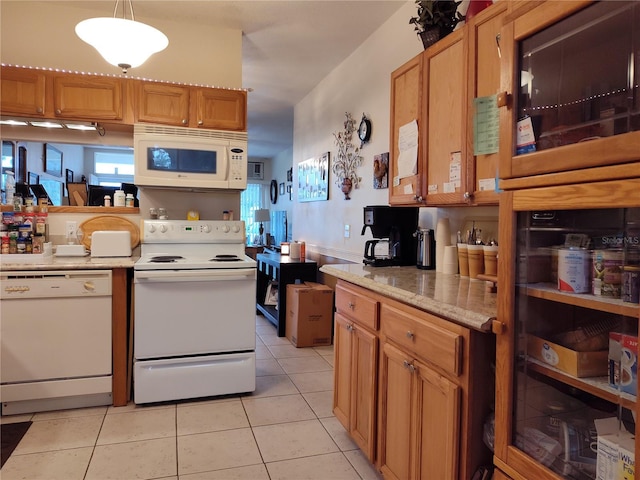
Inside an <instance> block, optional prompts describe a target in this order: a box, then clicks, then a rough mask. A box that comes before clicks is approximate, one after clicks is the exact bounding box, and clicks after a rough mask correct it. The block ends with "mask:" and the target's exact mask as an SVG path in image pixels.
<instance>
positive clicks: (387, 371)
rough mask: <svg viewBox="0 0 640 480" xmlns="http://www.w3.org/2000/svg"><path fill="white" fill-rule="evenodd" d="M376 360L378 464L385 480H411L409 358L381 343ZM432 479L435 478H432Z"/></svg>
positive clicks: (411, 407) (411, 392)
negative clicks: (378, 404)
mask: <svg viewBox="0 0 640 480" xmlns="http://www.w3.org/2000/svg"><path fill="white" fill-rule="evenodd" d="M380 356H381V358H380V426H379V441H380V445H379V449H378V454H379V457H380V458H379V461H380V471H381V472H382V474H383V475H384V478H385V479H394V480H407V479H409V478H413V473H414V472H412V471H411V470H412V469H411V447H412V443H413V442H412V441H411V424H412V422H414V420H415V417H414V416H415V410H416V408H415V398H414V397H415V395H414V394H413V388H412V387H413V383H414V380H413V378H414V374H413V372H412V371H411V370H410V368H409V364H410V363H411V360H412V359H411V357H410V356H408V355H405V354H404V353H403V352H402V351H401V350H399V349H397V348H395V347H394V346H392V345H390V344H388V343H383V346H382V352H381V355H380ZM434 478H436V477H434Z"/></svg>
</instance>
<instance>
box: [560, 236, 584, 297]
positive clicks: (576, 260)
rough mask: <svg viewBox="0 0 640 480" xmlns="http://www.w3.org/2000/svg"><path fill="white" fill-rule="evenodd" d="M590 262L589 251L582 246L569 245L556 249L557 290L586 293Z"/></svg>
mask: <svg viewBox="0 0 640 480" xmlns="http://www.w3.org/2000/svg"><path fill="white" fill-rule="evenodd" d="M590 263H591V259H590V255H589V252H588V251H587V250H586V249H584V248H577V247H570V248H561V249H560V250H558V290H560V291H563V292H571V293H588V292H589V290H590V288H589V287H590V283H589V278H590V274H589V271H590Z"/></svg>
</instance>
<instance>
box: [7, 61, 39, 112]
mask: <svg viewBox="0 0 640 480" xmlns="http://www.w3.org/2000/svg"><path fill="white" fill-rule="evenodd" d="M0 82H1V84H0V85H1V90H0V96H1V97H2V99H1V104H0V105H1V107H0V108H1V109H2V113H3V114H10V113H15V114H19V115H29V116H36V117H43V116H44V115H45V113H46V112H45V97H44V95H45V84H46V77H45V74H44V72H40V71H37V70H28V69H24V68H12V67H2V75H1V78H0Z"/></svg>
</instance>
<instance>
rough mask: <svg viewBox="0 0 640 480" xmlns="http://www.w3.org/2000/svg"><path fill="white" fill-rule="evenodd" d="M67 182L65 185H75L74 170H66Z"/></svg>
mask: <svg viewBox="0 0 640 480" xmlns="http://www.w3.org/2000/svg"><path fill="white" fill-rule="evenodd" d="M64 173H65V182H64V183H67V184H69V183H73V170H69V169H68V168H67V169H65V171H64Z"/></svg>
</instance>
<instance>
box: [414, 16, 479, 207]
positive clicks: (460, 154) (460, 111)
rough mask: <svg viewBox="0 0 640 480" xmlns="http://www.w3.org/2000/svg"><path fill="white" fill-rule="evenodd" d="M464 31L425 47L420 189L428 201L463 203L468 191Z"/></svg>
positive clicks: (462, 29) (432, 203)
mask: <svg viewBox="0 0 640 480" xmlns="http://www.w3.org/2000/svg"><path fill="white" fill-rule="evenodd" d="M466 31H467V29H466V27H463V28H461V29H459V30H457V31H455V32H453V33H451V34H450V35H448V36H446V37H445V38H444V39H443V40H441V41H439V42H438V43H436V44H435V45H433V46H432V47H430V48H428V49H427V50H425V59H424V74H423V75H424V78H425V85H426V92H427V98H426V108H427V115H426V124H427V129H426V136H425V143H426V159H425V161H426V165H427V168H426V177H424V178H423V181H424V184H423V189H425V188H426V192H427V195H426V198H427V204H428V205H446V204H460V203H464V200H465V198H464V193H465V192H466V191H468V189H467V185H466V175H467V165H466V152H467V145H466V143H467V142H466V132H467V128H466V120H467V113H466V112H467V102H466V96H467V62H466V55H467V46H466V43H467V36H466V34H465V33H466ZM423 191H424V190H423Z"/></svg>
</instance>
